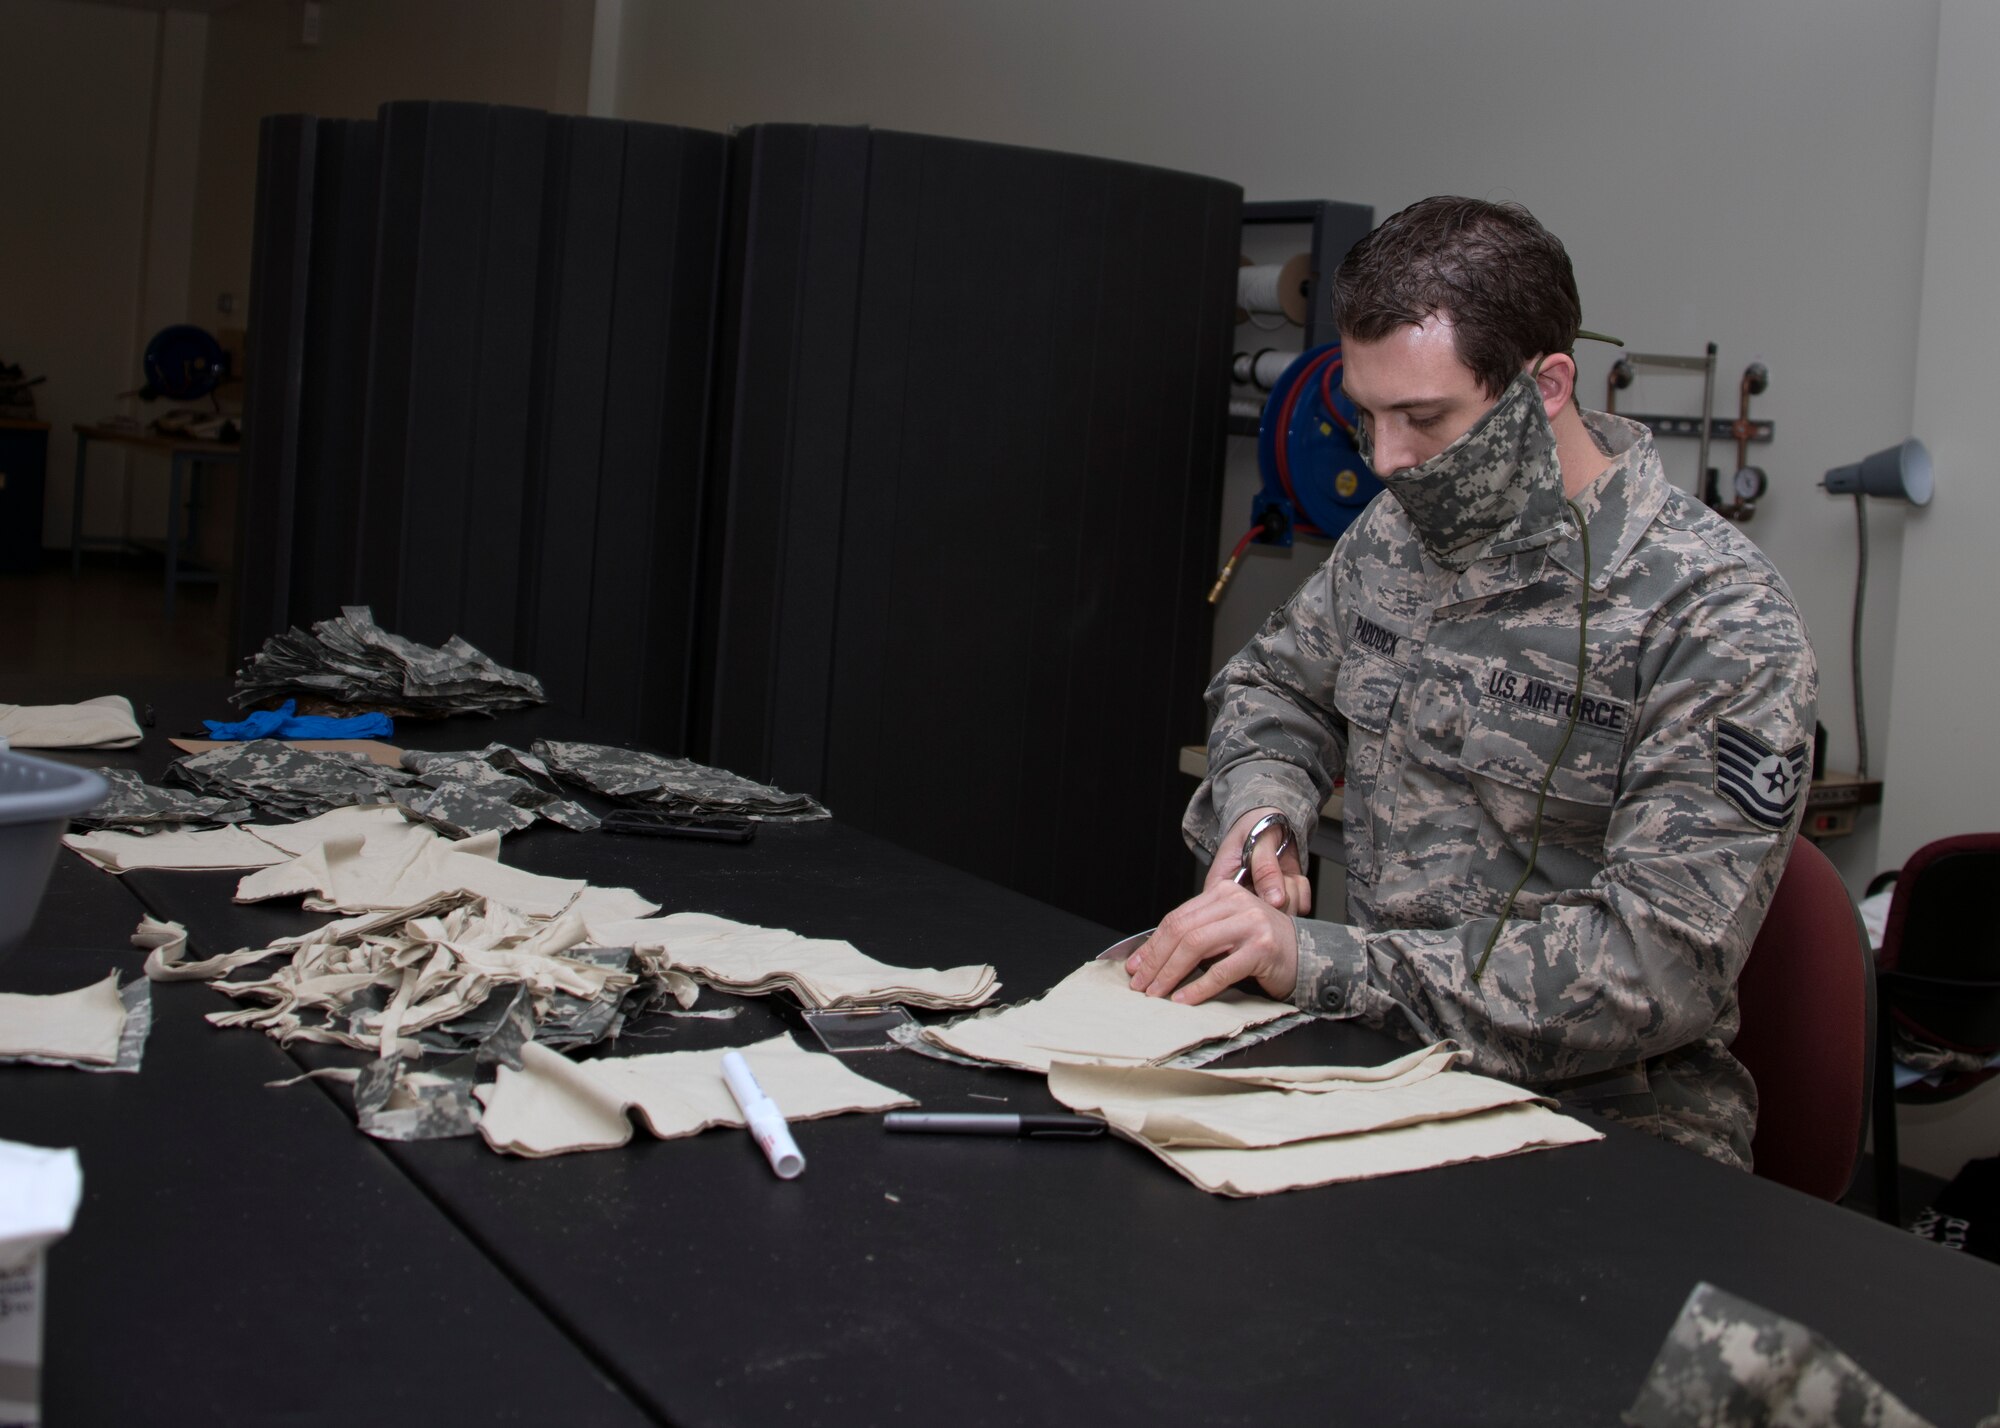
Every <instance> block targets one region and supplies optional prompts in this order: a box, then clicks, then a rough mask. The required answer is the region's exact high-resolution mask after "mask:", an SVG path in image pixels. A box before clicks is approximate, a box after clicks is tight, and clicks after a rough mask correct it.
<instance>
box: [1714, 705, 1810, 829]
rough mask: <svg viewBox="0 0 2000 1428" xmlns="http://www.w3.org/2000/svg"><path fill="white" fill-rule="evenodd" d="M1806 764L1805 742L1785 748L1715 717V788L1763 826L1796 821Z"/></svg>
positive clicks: (1753, 821) (1779, 825) (1804, 786)
mask: <svg viewBox="0 0 2000 1428" xmlns="http://www.w3.org/2000/svg"><path fill="white" fill-rule="evenodd" d="M1807 766H1808V760H1807V758H1806V746H1805V745H1804V744H1803V743H1800V744H1799V745H1797V746H1796V747H1794V748H1790V749H1785V750H1783V751H1782V752H1781V751H1779V750H1777V749H1774V748H1772V747H1771V746H1770V745H1769V744H1767V743H1765V742H1764V741H1763V740H1762V739H1760V738H1758V737H1757V736H1756V735H1755V734H1753V733H1751V732H1750V731H1749V730H1748V729H1743V728H1739V727H1738V726H1737V725H1735V724H1732V723H1730V722H1729V721H1728V720H1727V719H1718V720H1716V721H1715V791H1716V792H1717V793H1719V794H1721V795H1722V796H1723V797H1724V798H1726V799H1728V800H1729V801H1730V802H1731V803H1733V804H1735V805H1736V806H1737V807H1738V808H1740V809H1742V810H1743V815H1744V817H1746V818H1748V819H1749V820H1750V821H1751V822H1752V823H1755V824H1757V825H1758V826H1759V827H1761V828H1783V827H1784V826H1785V825H1786V824H1788V823H1790V822H1791V821H1792V812H1793V810H1795V809H1796V808H1797V807H1798V806H1799V798H1800V796H1801V795H1802V794H1803V793H1804V792H1805V788H1806V781H1807V780H1806V773H1807Z"/></svg>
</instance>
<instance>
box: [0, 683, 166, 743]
mask: <svg viewBox="0 0 2000 1428" xmlns="http://www.w3.org/2000/svg"><path fill="white" fill-rule="evenodd" d="M144 737H145V736H144V734H143V733H142V732H141V731H140V729H139V721H138V720H137V719H136V718H134V717H133V714H132V701H131V700H129V699H127V698H126V697H125V696H124V695H122V694H103V695H99V696H98V697H97V698H95V699H86V700H84V701H83V702H82V703H81V704H0V738H4V739H6V740H7V742H8V743H9V744H11V745H13V747H15V748H17V749H129V748H131V747H132V746H133V745H134V744H136V743H138V742H139V740H140V739H142V738H144Z"/></svg>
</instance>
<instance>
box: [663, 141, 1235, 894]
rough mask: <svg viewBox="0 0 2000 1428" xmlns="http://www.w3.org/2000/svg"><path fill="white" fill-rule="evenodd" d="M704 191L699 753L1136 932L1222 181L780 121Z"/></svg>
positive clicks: (1204, 527)
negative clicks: (713, 353) (711, 242)
mask: <svg viewBox="0 0 2000 1428" xmlns="http://www.w3.org/2000/svg"><path fill="white" fill-rule="evenodd" d="M733 168H734V179H733V182H732V185H731V203H732V213H731V223H730V237H729V259H728V263H729V266H728V269H727V270H726V278H725V290H726V293H727V303H728V307H727V309H726V311H725V314H724V317H723V326H722V338H721V344H720V349H719V351H718V370H719V372H720V373H721V374H722V375H723V379H724V380H725V382H726V391H725V393H724V398H723V401H722V402H721V404H720V413H719V422H721V423H726V432H727V443H726V445H722V446H718V448H717V457H718V461H719V463H720V465H719V469H720V471H721V472H722V478H723V479H722V480H721V481H719V482H718V489H719V492H720V495H719V499H718V501H717V502H716V503H715V504H714V505H712V507H711V517H712V519H711V527H710V538H711V542H712V545H711V549H712V551H713V552H714V554H715V558H716V574H715V577H714V578H713V579H712V580H711V581H709V582H708V583H707V585H706V588H705V595H707V596H708V597H709V598H710V600H711V603H710V605H709V607H708V612H707V616H708V617H707V622H706V625H705V632H706V639H707V644H706V646H705V648H704V652H703V657H702V660H701V663H700V669H701V672H702V673H701V678H702V682H703V684H704V687H705V688H706V689H707V691H708V698H707V699H706V701H705V705H704V713H705V718H706V722H705V724H702V725H699V726H698V728H699V734H698V740H699V742H701V743H703V744H704V745H705V746H706V747H707V749H708V751H709V754H710V756H711V757H712V758H714V760H715V761H716V762H719V763H722V764H725V765H727V766H729V767H731V768H737V769H741V770H743V771H745V772H749V773H752V774H755V775H759V776H762V777H767V778H770V779H773V780H775V781H776V782H778V783H780V784H782V785H784V786H787V787H796V788H803V789H808V790H810V791H812V792H814V793H817V794H820V795H822V796H824V797H825V798H826V800H827V801H828V802H829V804H830V805H831V806H832V807H833V808H834V809H835V811H836V812H837V813H838V814H839V816H841V817H842V818H843V819H845V820H847V821H848V822H850V823H852V824H855V825H857V826H860V827H862V828H866V829H869V830H871V831H873V832H877V833H880V834H882V835H884V836H887V837H890V838H892V839H896V840H898V841H901V842H904V843H907V844H910V845H912V846H918V847H921V848H923V849H924V850H925V851H926V852H929V853H931V854H933V855H934V856H938V857H942V858H945V859H947V860H949V861H951V862H953V863H955V864H957V865H959V866H961V867H967V868H972V869H976V870H977V871H979V872H980V873H981V874H983V875H985V876H987V877H990V878H994V879H996V880H998V881H1000V882H1003V883H1006V884H1008V885H1009V886H1012V887H1014V888H1017V889H1019V890H1021V891H1024V892H1027V893H1029V894H1031V895H1033V896H1036V897H1039V898H1043V899H1046V900H1048V901H1050V902H1054V903H1056V904H1058V905H1059V906H1062V907H1065V908H1068V909H1071V910H1073V911H1077V912H1080V913H1083V914H1085V915H1087V916H1090V917H1094V918H1096V919H1098V920H1100V921H1104V922H1109V923H1112V924H1115V925H1119V926H1130V927H1139V926H1144V925H1146V924H1147V923H1148V922H1149V921H1150V920H1153V919H1155V918H1157V917H1158V915H1159V914H1160V913H1161V912H1162V911H1164V910H1165V908H1166V907H1168V906H1170V905H1171V904H1172V903H1173V902H1175V901H1178V900H1179V898H1180V897H1182V896H1184V895H1185V892H1186V890H1187V887H1188V882H1189V876H1190V866H1191V865H1190V863H1189V860H1188V857H1187V854H1186V852H1185V850H1184V849H1183V848H1182V846H1181V843H1180V838H1179V834H1178V824H1179V816H1180V812H1181V809H1182V807H1183V806H1184V804H1185V802H1186V799H1187V796H1188V793H1189V792H1190V790H1191V785H1190V784H1189V783H1188V781H1187V780H1186V778H1185V777H1184V776H1182V775H1180V774H1179V773H1177V772H1176V771H1175V758H1176V749H1177V747H1178V746H1179V745H1182V744H1185V743H1193V742H1200V741H1201V739H1202V737H1203V734H1204V726H1203V716H1202V712H1201V707H1200V694H1201V690H1202V687H1203V684H1204V682H1205V680H1206V677H1207V674H1208V669H1207V663H1208V656H1209V628H1210V624H1209V611H1208V606H1207V605H1206V603H1205V601H1204V598H1203V597H1204V595H1205V593H1206V590H1207V587H1208V584H1209V582H1210V581H1211V580H1212V579H1213V576H1214V571H1213V570H1212V569H1211V565H1212V562H1213V558H1214V549H1215V526H1216V521H1217V519H1218V515H1219V512H1218V503H1219V500H1220V482H1221V464H1222V449H1223V439H1224V433H1223V418H1224V412H1225V407H1226V397H1227V390H1226V380H1227V377H1226V373H1227V359H1228V344H1229V342H1230V339H1231V328H1232V321H1233V315H1232V308H1233V304H1234V294H1235V276H1234V275H1235V270H1236V266H1237V251H1238V234H1239V220H1240V208H1241V194H1240V192H1239V191H1238V190H1237V189H1236V188H1235V187H1234V186H1232V185H1229V184H1225V183H1222V182H1219V181H1217V180H1213V179H1206V178H1199V177H1195V176H1192V175H1187V174H1180V173H1172V172H1167V171H1164V170H1158V169H1150V168H1144V167H1140V166H1136V165H1130V164H1121V163H1115V162H1111V161H1107V160H1101V159H1092V158H1086V157H1080V156H1075V155H1067V154H1054V153H1046V152H1039V151H1030V150H1024V149H1015V148H1008V147H1002V146H997V145H989V144H980V143H972V142H967V141H961V140H951V139H940V138H932V137H924V136H919V135H911V134H897V133H884V132H875V131H868V130H860V129H839V128H821V127H808V126H793V125H766V126H758V127H755V128H751V129H747V130H745V131H743V132H742V133H741V134H740V135H739V136H738V139H737V143H736V153H735V156H734V160H733Z"/></svg>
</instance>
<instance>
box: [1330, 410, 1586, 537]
mask: <svg viewBox="0 0 2000 1428" xmlns="http://www.w3.org/2000/svg"><path fill="white" fill-rule="evenodd" d="M1360 445H1361V456H1362V459H1363V460H1366V461H1368V462H1369V464H1370V465H1371V466H1372V465H1373V464H1374V462H1373V456H1374V452H1373V449H1372V448H1373V443H1372V442H1370V441H1368V440H1367V439H1366V437H1365V435H1364V437H1363V439H1362V441H1361V443H1360ZM1381 476H1382V484H1383V486H1385V487H1387V488H1388V491H1389V494H1390V495H1391V496H1394V497H1395V498H1396V501H1397V503H1398V504H1400V505H1401V506H1402V508H1403V511H1404V513H1405V514H1406V515H1408V516H1409V518H1410V523H1411V524H1412V525H1414V526H1415V527H1416V528H1417V535H1418V537H1419V538H1420V539H1421V540H1422V541H1423V543H1424V550H1425V552H1426V553H1427V554H1429V556H1430V557H1431V559H1433V560H1435V561H1437V563H1438V564H1440V565H1444V566H1448V567H1450V568H1451V569H1453V570H1463V569H1464V568H1465V567H1466V566H1468V565H1470V564H1471V563H1472V562H1473V561H1474V560H1476V559H1478V558H1479V554H1480V552H1481V551H1482V550H1484V549H1485V548H1486V547H1487V546H1489V545H1491V544H1492V542H1493V540H1494V538H1495V537H1497V536H1500V535H1501V534H1502V533H1504V532H1506V531H1507V530H1508V529H1509V528H1510V527H1511V526H1513V525H1514V524H1515V523H1516V522H1517V521H1518V520H1519V519H1520V516H1521V512H1522V511H1523V510H1524V509H1526V507H1527V505H1528V501H1529V498H1530V497H1531V496H1532V495H1533V494H1534V493H1535V489H1536V487H1537V486H1538V485H1540V484H1544V483H1546V484H1549V485H1551V486H1552V488H1553V489H1554V490H1555V491H1556V493H1557V495H1558V497H1560V494H1561V485H1562V479H1561V472H1560V470H1559V468H1558V467H1557V465H1556V435H1555V431H1554V430H1553V429H1552V428H1551V427H1550V426H1549V418H1548V414H1547V413H1546V412H1545V411H1543V410H1542V396H1541V390H1540V388H1539V387H1537V385H1536V383H1535V378H1534V375H1533V374H1532V373H1529V372H1523V373H1521V374H1520V375H1519V376H1518V377H1516V378H1515V379H1514V380H1513V381H1512V382H1511V383H1509V384H1508V387H1507V390H1506V391H1505V392H1503V393H1501V395H1500V400H1499V401H1497V402H1495V403H1494V404H1493V407H1492V410H1490V411H1488V412H1487V413H1486V415H1485V416H1483V417H1481V418H1480V419H1479V420H1478V421H1476V422H1474V423H1473V425H1472V430H1470V431H1468V432H1466V433H1465V435H1463V436H1461V437H1459V438H1458V440H1456V441H1454V442H1453V443H1452V444H1451V445H1449V446H1447V447H1446V448H1445V449H1444V450H1443V451H1440V452H1439V453H1438V454H1437V455H1435V456H1433V457H1432V458H1431V459H1430V460H1428V461H1426V462H1424V463H1423V464H1422V465H1420V466H1411V467H1407V468H1405V469H1404V470H1401V471H1394V472H1383V473H1381Z"/></svg>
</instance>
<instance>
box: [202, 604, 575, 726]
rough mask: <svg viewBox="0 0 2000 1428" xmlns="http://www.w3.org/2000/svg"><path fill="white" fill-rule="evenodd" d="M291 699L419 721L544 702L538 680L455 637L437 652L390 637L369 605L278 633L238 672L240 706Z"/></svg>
mask: <svg viewBox="0 0 2000 1428" xmlns="http://www.w3.org/2000/svg"><path fill="white" fill-rule="evenodd" d="M287 694H307V695H316V696H318V697H320V698H322V699H326V700H329V701H331V702H333V703H337V704H356V705H368V706H373V707H376V708H381V709H384V710H387V709H391V708H393V709H395V710H397V711H401V712H404V713H408V714H414V715H417V716H420V717H442V716H444V715H447V714H481V713H486V714H490V713H492V712H493V711H495V710H499V709H518V708H521V707H523V706H525V705H529V704H540V703H542V702H543V694H542V686H541V682H540V681H539V680H537V679H536V678H535V677H534V676H533V675H531V674H523V673H521V672H520V671H518V670H512V669H507V668H504V667H503V666H501V665H500V664H498V663H496V662H495V661H493V660H492V659H490V658H488V657H487V656H486V655H485V654H483V653H481V652H480V651H479V650H477V649H475V648H474V647H473V646H472V645H470V644H468V643H466V641H465V640H463V639H461V638H460V637H459V636H457V635H453V636H452V637H451V638H450V639H449V640H447V641H446V642H445V643H444V645H443V646H442V647H441V648H439V647H433V646H430V645H421V644H418V643H417V642H416V641H415V640H409V639H405V638H404V637H403V636H401V635H396V634H391V633H390V632H389V631H387V630H384V629H383V628H382V627H381V626H379V625H377V624H376V623H375V617H374V614H373V612H372V611H370V609H369V608H368V607H367V606H366V605H348V606H345V607H343V608H342V610H341V612H340V615H339V617H338V618H337V619H332V620H321V621H319V622H317V623H316V624H314V626H313V627H312V632H311V633H310V634H308V633H307V632H306V631H304V630H301V629H298V628H296V627H294V628H293V629H291V630H288V631H286V632H285V633H284V634H282V635H273V636H272V637H271V638H270V639H268V640H266V641H265V642H264V647H263V648H262V649H260V650H259V651H258V652H257V653H256V654H254V655H252V656H251V657H250V659H249V660H248V662H246V663H245V664H244V666H243V668H241V669H239V670H238V671H237V672H236V692H235V693H234V694H232V695H231V696H230V701H231V702H232V703H234V704H235V705H236V706H237V707H239V708H247V707H250V706H252V705H261V704H265V703H268V702H271V701H273V700H275V699H280V698H283V697H284V696H285V695H287Z"/></svg>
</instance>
